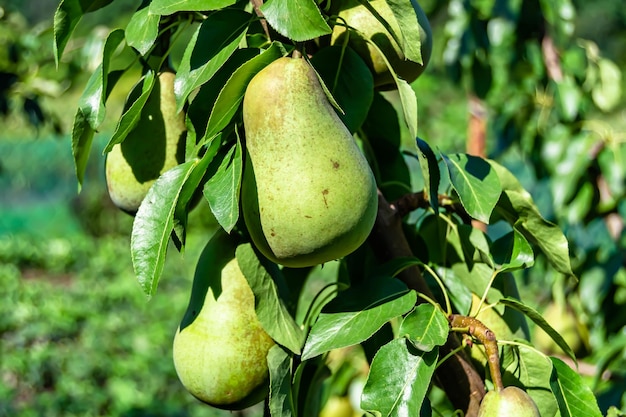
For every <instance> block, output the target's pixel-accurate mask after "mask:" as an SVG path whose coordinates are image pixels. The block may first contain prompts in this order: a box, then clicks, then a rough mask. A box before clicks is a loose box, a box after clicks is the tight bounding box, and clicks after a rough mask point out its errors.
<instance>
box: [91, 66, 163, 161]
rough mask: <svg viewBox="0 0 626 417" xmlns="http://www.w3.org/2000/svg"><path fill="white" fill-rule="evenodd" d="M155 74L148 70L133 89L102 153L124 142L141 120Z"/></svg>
mask: <svg viewBox="0 0 626 417" xmlns="http://www.w3.org/2000/svg"><path fill="white" fill-rule="evenodd" d="M155 79H156V77H155V74H154V72H153V71H151V70H148V72H146V74H145V75H144V76H143V77H142V79H141V80H140V81H139V82H138V83H137V84H136V85H135V86H134V87H133V89H132V90H131V92H130V93H129V94H128V98H127V99H126V103H125V104H124V113H122V116H121V117H120V120H119V121H118V122H117V126H116V127H115V131H114V132H113V136H112V137H111V139H110V140H109V143H107V145H106V147H105V148H104V151H103V153H107V152H110V151H111V149H113V146H114V145H116V144H118V143H121V142H123V141H124V139H125V138H126V136H128V134H129V133H130V132H131V131H132V130H133V129H134V128H135V126H136V125H137V122H139V119H140V118H141V111H142V109H143V107H144V105H145V104H146V101H147V100H148V97H150V93H151V92H152V89H153V87H154V82H155Z"/></svg>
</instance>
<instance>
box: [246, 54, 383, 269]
mask: <svg viewBox="0 0 626 417" xmlns="http://www.w3.org/2000/svg"><path fill="white" fill-rule="evenodd" d="M243 121H244V127H245V133H246V147H247V155H248V158H247V160H246V164H245V167H244V180H243V185H242V211H243V215H244V219H245V222H246V225H247V227H248V231H249V233H250V237H251V238H252V241H253V242H254V244H255V245H256V246H257V248H258V249H259V250H260V251H261V252H262V253H263V254H264V255H265V256H266V257H267V258H269V259H270V260H272V261H273V262H276V263H279V264H282V265H285V266H289V267H306V266H311V265H317V264H321V263H324V262H327V261H330V260H334V259H337V258H341V257H343V256H345V255H347V254H349V253H351V252H353V251H354V250H355V249H356V248H358V247H359V246H360V245H361V244H362V243H363V242H364V241H365V239H366V238H367V236H368V235H369V233H370V231H371V230H372V227H373V225H374V220H375V219H376V212H377V208H378V197H377V192H376V181H375V180H374V176H373V174H372V171H371V169H370V167H369V164H368V162H367V160H366V159H365V157H364V156H363V154H362V153H361V150H360V149H359V147H358V145H357V144H356V142H355V140H354V138H353V137H352V135H351V134H350V132H349V131H348V129H347V128H346V126H345V125H344V124H343V123H342V121H341V120H340V119H339V117H338V116H337V114H336V113H335V110H334V109H333V107H332V106H331V104H330V102H329V101H328V98H327V96H326V94H325V93H324V90H323V88H322V86H321V84H320V82H319V80H318V77H317V75H316V73H315V71H314V70H313V68H312V67H311V66H310V64H308V63H307V62H306V61H305V60H304V59H302V58H286V57H285V58H280V59H278V60H276V61H274V62H272V63H271V64H270V65H268V66H267V67H265V68H264V69H263V70H261V71H260V72H259V73H258V74H257V75H256V76H255V77H254V78H253V79H252V81H251V82H250V84H249V86H248V88H247V90H246V93H245V96H244V101H243Z"/></svg>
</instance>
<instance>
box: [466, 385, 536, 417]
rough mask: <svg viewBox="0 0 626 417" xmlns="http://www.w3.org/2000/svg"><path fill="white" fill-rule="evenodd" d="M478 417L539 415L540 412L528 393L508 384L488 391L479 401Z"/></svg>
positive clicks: (534, 416)
mask: <svg viewBox="0 0 626 417" xmlns="http://www.w3.org/2000/svg"><path fill="white" fill-rule="evenodd" d="M478 417H541V414H539V409H538V408H537V404H535V402H534V401H533V399H532V398H530V395H528V394H527V393H526V392H525V391H524V390H522V389H520V388H518V387H515V386H510V387H506V388H504V389H503V390H501V391H498V390H495V391H489V392H488V393H487V394H486V395H485V397H484V398H483V400H482V402H481V403H480V409H479V410H478Z"/></svg>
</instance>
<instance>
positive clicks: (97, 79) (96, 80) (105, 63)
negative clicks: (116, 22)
mask: <svg viewBox="0 0 626 417" xmlns="http://www.w3.org/2000/svg"><path fill="white" fill-rule="evenodd" d="M123 40H124V31H123V30H121V29H117V30H114V31H113V32H111V33H109V36H108V37H107V40H106V41H105V43H104V50H103V53H102V62H101V63H100V65H99V66H98V68H97V69H96V71H95V72H94V73H93V74H92V75H91V77H90V78H89V81H88V82H87V87H85V90H84V91H83V94H82V95H81V97H80V99H79V100H78V107H79V108H80V109H81V111H82V112H83V115H84V116H85V117H86V118H87V121H88V122H89V125H90V126H91V128H92V129H93V130H97V129H98V127H99V126H100V124H101V123H102V121H103V120H104V114H105V106H104V102H105V101H106V99H107V95H108V93H109V88H108V82H109V81H110V75H113V74H115V73H111V74H109V64H110V62H111V57H112V55H113V53H114V52H115V50H116V49H117V47H118V46H119V44H120V43H121V42H122V41H123Z"/></svg>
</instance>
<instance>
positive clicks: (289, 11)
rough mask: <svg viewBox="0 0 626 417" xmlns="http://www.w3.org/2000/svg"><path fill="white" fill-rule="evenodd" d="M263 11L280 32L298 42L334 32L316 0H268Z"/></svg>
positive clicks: (268, 20) (262, 7)
mask: <svg viewBox="0 0 626 417" xmlns="http://www.w3.org/2000/svg"><path fill="white" fill-rule="evenodd" d="M261 11H262V12H263V15H264V16H265V19H266V20H267V22H268V23H269V24H270V25H271V26H272V27H273V28H274V29H276V31H277V32H278V33H280V34H281V35H283V36H286V37H287V38H289V39H292V40H294V41H296V42H303V41H308V40H310V39H313V38H317V37H319V36H323V35H328V34H329V33H331V32H332V30H331V29H330V26H328V24H327V23H326V21H325V20H324V18H323V17H322V14H321V13H320V10H319V9H318V7H317V4H315V1H314V0H268V1H266V2H265V3H264V4H263V6H261Z"/></svg>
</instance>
